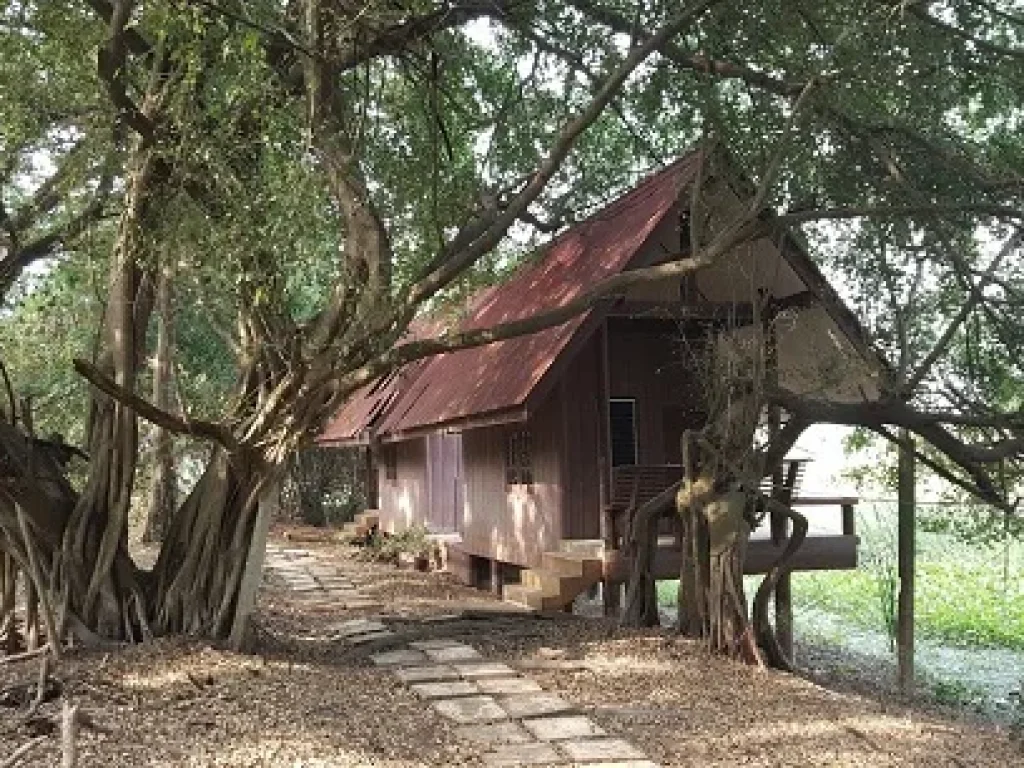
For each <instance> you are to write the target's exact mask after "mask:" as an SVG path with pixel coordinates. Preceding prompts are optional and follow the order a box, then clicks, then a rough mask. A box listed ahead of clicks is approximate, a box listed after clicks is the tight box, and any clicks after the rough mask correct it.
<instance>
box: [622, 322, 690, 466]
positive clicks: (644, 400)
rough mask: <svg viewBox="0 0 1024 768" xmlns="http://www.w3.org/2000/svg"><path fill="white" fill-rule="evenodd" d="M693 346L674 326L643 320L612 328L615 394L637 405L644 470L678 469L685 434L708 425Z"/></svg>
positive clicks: (638, 448)
mask: <svg viewBox="0 0 1024 768" xmlns="http://www.w3.org/2000/svg"><path fill="white" fill-rule="evenodd" d="M693 343H698V342H690V343H687V342H685V341H684V340H683V339H682V338H680V334H679V330H678V329H677V327H676V326H675V325H674V323H671V322H666V323H664V324H663V325H662V327H661V328H659V327H658V324H657V323H653V322H649V321H642V320H641V321H634V320H614V319H613V320H610V321H609V323H608V365H609V369H610V370H609V383H610V388H611V392H610V393H609V394H610V396H611V397H613V398H615V397H623V398H634V399H635V400H636V422H637V423H636V432H637V461H638V463H640V464H675V463H678V462H679V448H678V437H679V434H681V431H682V429H683V427H685V426H687V425H692V426H699V424H700V422H701V420H702V416H701V414H700V410H701V406H700V398H701V395H700V382H699V379H698V377H697V375H696V371H695V365H694V362H693V355H694V352H695V350H694V348H693V347H692V346H690V344H693Z"/></svg>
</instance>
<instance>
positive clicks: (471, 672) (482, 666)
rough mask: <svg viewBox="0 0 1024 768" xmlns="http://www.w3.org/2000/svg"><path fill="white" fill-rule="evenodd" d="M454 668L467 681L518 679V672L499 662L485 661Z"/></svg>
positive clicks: (458, 665)
mask: <svg viewBox="0 0 1024 768" xmlns="http://www.w3.org/2000/svg"><path fill="white" fill-rule="evenodd" d="M452 666H453V667H455V669H456V670H457V671H458V673H459V674H460V675H462V676H463V677H464V678H466V679H467V680H478V679H480V678H482V677H516V676H517V674H516V671H515V670H514V669H512V667H510V666H509V665H508V664H502V663H501V662H498V661H483V662H479V663H477V664H453V665H452Z"/></svg>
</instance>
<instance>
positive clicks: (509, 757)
mask: <svg viewBox="0 0 1024 768" xmlns="http://www.w3.org/2000/svg"><path fill="white" fill-rule="evenodd" d="M565 763H566V761H565V760H564V759H563V758H562V756H561V755H559V754H558V752H556V751H555V750H554V749H553V748H552V747H551V745H550V744H545V743H544V742H536V741H535V742H533V743H532V744H505V745H503V746H500V747H495V748H494V749H493V750H492V751H491V752H488V753H487V754H486V755H484V765H491V766H501V767H502V768H504V766H515V765H564V764H565Z"/></svg>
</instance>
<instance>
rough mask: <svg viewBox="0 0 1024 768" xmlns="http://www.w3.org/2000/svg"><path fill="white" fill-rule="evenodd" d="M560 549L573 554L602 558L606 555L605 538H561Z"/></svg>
mask: <svg viewBox="0 0 1024 768" xmlns="http://www.w3.org/2000/svg"><path fill="white" fill-rule="evenodd" d="M558 551H559V552H564V553H566V554H572V555H587V556H589V557H593V558H596V559H598V560H600V559H601V558H603V557H604V539H561V540H560V541H559V542H558Z"/></svg>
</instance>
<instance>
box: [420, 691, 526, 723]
mask: <svg viewBox="0 0 1024 768" xmlns="http://www.w3.org/2000/svg"><path fill="white" fill-rule="evenodd" d="M433 705H434V709H436V710H437V711H438V712H439V713H440V714H441V715H443V716H445V717H447V718H448V719H449V720H454V721H455V722H456V723H457V724H458V725H469V724H470V723H486V722H487V721H488V720H507V719H508V715H507V714H506V712H505V710H504V709H502V708H501V707H500V706H498V702H496V701H495V700H494V699H493V698H492V697H490V696H466V697H464V698H461V699H441V700H440V701H435V702H433Z"/></svg>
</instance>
